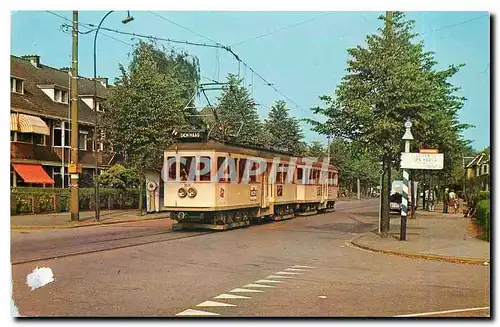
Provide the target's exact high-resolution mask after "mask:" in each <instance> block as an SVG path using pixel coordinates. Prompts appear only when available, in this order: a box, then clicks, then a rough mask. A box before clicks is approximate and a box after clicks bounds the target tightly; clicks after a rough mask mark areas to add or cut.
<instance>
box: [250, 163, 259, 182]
mask: <svg viewBox="0 0 500 327" xmlns="http://www.w3.org/2000/svg"><path fill="white" fill-rule="evenodd" d="M256 171H257V163H256V162H254V161H252V172H253V173H252V174H251V175H250V182H256V181H257V175H255V172H256Z"/></svg>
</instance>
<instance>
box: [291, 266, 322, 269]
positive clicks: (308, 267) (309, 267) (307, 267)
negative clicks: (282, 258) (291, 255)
mask: <svg viewBox="0 0 500 327" xmlns="http://www.w3.org/2000/svg"><path fill="white" fill-rule="evenodd" d="M292 268H305V269H314V268H316V267H311V266H292Z"/></svg>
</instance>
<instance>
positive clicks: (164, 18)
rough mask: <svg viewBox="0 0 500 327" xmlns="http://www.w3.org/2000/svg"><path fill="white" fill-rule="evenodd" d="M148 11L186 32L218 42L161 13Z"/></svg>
mask: <svg viewBox="0 0 500 327" xmlns="http://www.w3.org/2000/svg"><path fill="white" fill-rule="evenodd" d="M148 12H149V13H150V14H152V15H155V16H156V17H158V18H160V19H163V20H164V21H166V22H169V23H172V24H174V25H175V26H178V27H180V28H182V29H184V30H186V31H188V32H191V33H193V34H196V35H198V36H200V37H202V38H204V39H206V40H209V41H210V42H213V43H215V44H219V43H218V42H217V41H214V40H212V39H211V38H209V37H208V36H205V35H203V34H201V33H198V32H196V31H193V30H192V29H189V28H187V27H185V26H182V25H181V24H178V23H176V22H174V21H173V20H170V19H168V18H166V17H165V16H162V15H160V14H157V13H154V12H152V11H148ZM219 45H220V44H219Z"/></svg>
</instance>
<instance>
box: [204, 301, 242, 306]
mask: <svg viewBox="0 0 500 327" xmlns="http://www.w3.org/2000/svg"><path fill="white" fill-rule="evenodd" d="M197 307H236V304H229V303H222V302H215V301H205V302H202V303H200V304H198V305H197Z"/></svg>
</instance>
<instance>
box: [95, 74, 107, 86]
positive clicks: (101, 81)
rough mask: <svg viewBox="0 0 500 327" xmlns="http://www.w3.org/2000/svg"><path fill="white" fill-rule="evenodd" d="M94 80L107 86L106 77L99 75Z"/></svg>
mask: <svg viewBox="0 0 500 327" xmlns="http://www.w3.org/2000/svg"><path fill="white" fill-rule="evenodd" d="M96 81H98V82H99V83H101V84H102V86H104V87H108V78H107V77H101V76H99V77H97V78H96Z"/></svg>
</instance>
